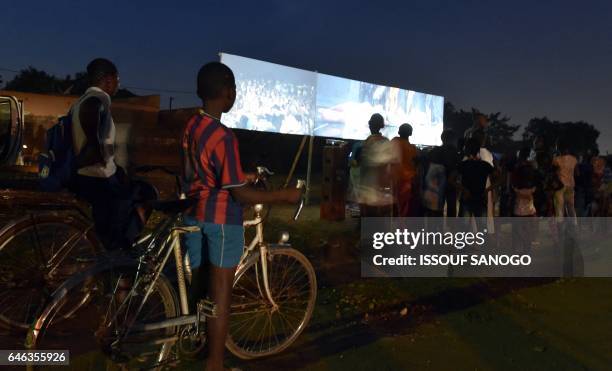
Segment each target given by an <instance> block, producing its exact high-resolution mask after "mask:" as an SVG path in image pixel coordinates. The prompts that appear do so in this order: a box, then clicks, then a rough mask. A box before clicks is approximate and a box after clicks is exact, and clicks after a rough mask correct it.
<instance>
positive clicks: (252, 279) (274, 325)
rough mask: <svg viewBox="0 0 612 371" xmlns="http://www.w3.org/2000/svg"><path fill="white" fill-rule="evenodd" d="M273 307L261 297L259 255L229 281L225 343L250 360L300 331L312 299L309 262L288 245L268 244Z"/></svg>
mask: <svg viewBox="0 0 612 371" xmlns="http://www.w3.org/2000/svg"><path fill="white" fill-rule="evenodd" d="M267 265H268V269H267V270H268V272H267V273H268V280H269V285H270V292H271V296H272V299H273V300H274V303H275V304H276V305H273V304H272V303H271V302H270V300H269V299H268V297H267V295H266V291H265V288H264V283H263V271H262V267H261V259H260V256H259V254H256V255H254V256H253V257H252V258H251V260H250V261H249V262H248V263H247V264H245V265H244V266H242V267H241V268H239V270H238V272H237V273H236V278H235V279H234V288H233V291H232V305H231V312H230V320H229V334H228V339H227V343H226V346H227V348H228V349H229V350H230V351H231V352H232V353H233V354H234V355H236V356H237V357H240V358H242V359H252V358H258V357H265V356H269V355H273V354H277V353H279V352H282V351H283V350H285V349H286V348H287V347H289V346H290V345H291V344H292V343H293V342H294V341H295V340H296V339H297V337H298V336H299V335H300V334H301V333H302V331H304V328H305V327H306V325H307V324H308V321H309V320H310V317H311V316H312V312H313V310H314V306H315V301H316V298H317V279H316V275H315V271H314V269H313V267H312V264H310V262H309V261H308V259H307V258H306V257H305V256H304V255H303V254H302V253H300V252H299V251H297V250H295V249H292V248H271V249H270V250H268V257H267Z"/></svg>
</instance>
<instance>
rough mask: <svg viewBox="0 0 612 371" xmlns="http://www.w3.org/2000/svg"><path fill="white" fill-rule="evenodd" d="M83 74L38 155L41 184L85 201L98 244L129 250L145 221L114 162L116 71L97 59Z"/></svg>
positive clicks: (105, 62) (123, 176) (102, 60)
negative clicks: (78, 90)
mask: <svg viewBox="0 0 612 371" xmlns="http://www.w3.org/2000/svg"><path fill="white" fill-rule="evenodd" d="M87 77H88V79H89V84H90V85H89V88H88V89H87V90H86V91H85V94H83V96H81V97H80V98H79V100H78V101H77V102H76V103H74V104H73V105H72V107H71V108H70V111H69V113H68V115H67V116H65V117H62V118H60V120H59V123H58V124H56V125H54V126H53V127H52V128H51V129H49V130H48V132H47V152H46V153H42V154H41V156H40V157H39V168H40V178H41V179H40V183H41V188H43V190H46V191H58V190H61V189H64V188H67V189H69V190H71V191H73V192H74V193H76V195H77V196H79V197H81V198H83V199H85V200H86V201H87V202H89V203H90V204H91V207H92V216H93V219H94V224H95V230H96V234H97V236H98V238H99V239H100V242H101V243H102V245H103V246H104V247H105V248H106V249H107V250H113V249H117V248H129V247H130V246H131V245H132V243H133V242H134V241H135V239H136V238H137V237H138V234H139V233H140V231H141V230H142V227H143V224H144V220H143V218H141V217H140V215H139V213H138V211H137V210H136V208H135V207H134V201H133V200H134V193H135V192H134V187H132V184H131V182H130V181H129V179H128V178H127V176H126V174H125V172H124V171H123V169H122V168H120V167H118V166H117V165H116V164H115V158H114V151H115V124H114V122H113V118H112V114H111V97H112V96H113V95H115V93H116V92H117V90H118V89H119V74H118V71H117V67H115V65H114V64H113V63H112V62H111V61H109V60H108V59H104V58H97V59H94V60H93V61H91V62H90V63H89V64H88V65H87Z"/></svg>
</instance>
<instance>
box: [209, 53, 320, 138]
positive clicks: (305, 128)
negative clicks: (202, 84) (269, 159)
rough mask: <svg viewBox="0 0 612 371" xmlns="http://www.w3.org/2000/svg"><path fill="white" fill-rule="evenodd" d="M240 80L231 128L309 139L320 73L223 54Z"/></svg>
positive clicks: (228, 119)
mask: <svg viewBox="0 0 612 371" xmlns="http://www.w3.org/2000/svg"><path fill="white" fill-rule="evenodd" d="M221 62H223V63H225V64H226V65H228V66H229V67H230V68H231V69H232V70H233V71H234V75H235V78H236V103H235V104H234V107H233V108H232V109H231V111H230V112H228V113H226V114H224V116H223V123H224V124H225V125H227V126H229V127H231V128H237V129H248V130H258V131H268V132H275V133H283V134H301V135H309V134H311V133H312V128H313V126H314V112H315V85H316V73H314V72H309V71H304V70H300V69H297V68H291V67H286V66H281V65H278V64H274V63H268V62H262V61H258V60H254V59H249V58H243V57H238V56H234V55H230V54H222V55H221Z"/></svg>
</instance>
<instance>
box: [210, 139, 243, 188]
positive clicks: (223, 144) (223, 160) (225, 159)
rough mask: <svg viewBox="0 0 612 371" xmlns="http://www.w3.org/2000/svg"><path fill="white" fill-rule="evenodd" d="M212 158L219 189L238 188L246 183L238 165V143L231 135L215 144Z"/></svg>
mask: <svg viewBox="0 0 612 371" xmlns="http://www.w3.org/2000/svg"><path fill="white" fill-rule="evenodd" d="M213 157H214V158H213V161H214V164H215V176H216V178H217V184H219V185H220V186H221V188H224V189H227V188H232V187H240V186H243V185H245V184H246V183H247V180H246V177H245V175H244V173H243V171H242V166H241V165H240V153H239V151H238V141H237V140H236V137H235V136H234V134H233V133H228V134H226V135H225V136H224V137H223V139H222V140H220V141H219V143H217V145H216V146H215V149H214V153H213Z"/></svg>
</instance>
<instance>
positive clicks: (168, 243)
mask: <svg viewBox="0 0 612 371" xmlns="http://www.w3.org/2000/svg"><path fill="white" fill-rule="evenodd" d="M253 210H254V212H255V217H254V218H253V219H251V220H246V221H244V223H243V226H244V227H245V228H247V227H252V226H254V227H255V237H254V238H253V239H252V240H251V242H250V243H249V244H248V245H246V246H245V247H244V251H243V253H242V256H241V258H240V261H239V263H238V267H240V266H242V265H243V264H245V263H246V262H247V261H248V257H249V256H250V255H251V253H252V251H253V250H255V249H256V248H259V252H260V257H259V258H260V262H261V267H262V276H263V288H264V292H265V296H266V298H267V299H268V300H269V301H270V304H271V305H272V307H273V310H276V309H278V305H277V304H276V302H275V301H274V299H273V298H272V293H271V291H270V285H269V281H268V274H267V273H268V261H267V256H268V247H267V245H266V244H265V243H264V237H263V233H264V231H263V218H262V215H261V212H262V210H263V205H261V204H257V205H255V206H254V207H253ZM178 219H179V217H178V216H175V217H174V218H169V219H168V221H170V220H174V221H173V222H170V223H169V222H168V221H166V222H164V225H162V226H161V227H160V228H158V230H157V231H156V232H154V233H152V234H149V235H147V236H144V237H143V238H142V239H141V240H140V241H139V242H138V243H137V244H138V245H140V244H143V243H145V242H146V241H150V243H149V246H148V247H147V250H146V253H145V254H144V255H143V256H142V257H141V258H140V259H139V264H138V273H137V278H136V279H137V280H138V279H139V275H140V274H141V273H140V272H142V271H143V268H144V267H143V264H147V262H146V259H147V258H148V257H149V258H150V257H151V256H153V257H154V258H155V259H159V258H161V262H160V263H159V264H157V266H156V267H155V269H154V270H153V278H152V279H151V281H150V283H149V284H148V285H147V291H146V292H145V295H144V297H143V300H142V302H141V304H140V306H139V307H138V309H137V311H136V313H138V312H140V310H141V309H142V307H143V306H144V303H145V302H146V300H147V298H148V297H149V295H150V294H151V293H152V292H153V289H154V287H155V282H156V281H157V279H158V277H159V275H160V274H161V273H162V271H163V268H164V267H165V266H166V263H167V261H168V259H169V258H170V255H173V256H174V260H175V266H176V274H177V286H178V293H179V305H180V308H181V316H179V317H175V318H170V319H167V320H164V321H160V322H155V323H146V324H129V325H133V326H129V327H131V330H128V331H126V333H125V334H124V336H127V335H128V333H129V332H130V331H134V332H146V331H153V330H159V329H162V328H167V327H175V326H183V325H193V324H195V325H198V324H199V322H201V318H200V314H201V313H195V314H190V313H189V305H188V303H189V302H188V297H187V282H186V277H185V276H186V275H185V268H186V267H185V266H184V260H183V252H182V250H181V243H180V235H181V234H183V233H193V232H200V229H199V227H181V226H175V227H173V226H172V225H173V224H176V222H177V221H178ZM168 227H170V233H168V235H167V236H166V238H165V240H164V241H163V242H162V244H161V245H160V246H159V247H158V249H157V251H155V248H156V247H157V246H156V245H157V244H156V241H157V240H158V238H159V237H161V235H162V234H163V232H164V231H165V230H167V228H168ZM151 253H153V254H151ZM236 271H238V269H237V270H236ZM257 284H258V285H260V283H259V277H258V282H257ZM260 289H261V288H260ZM123 305H125V302H124V303H122V304H121V305H120V307H119V309H121V307H122V306H123ZM204 309H208V310H211V311H212V315H214V307H212V308H211V307H206V308H204ZM118 312H119V310H118Z"/></svg>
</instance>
